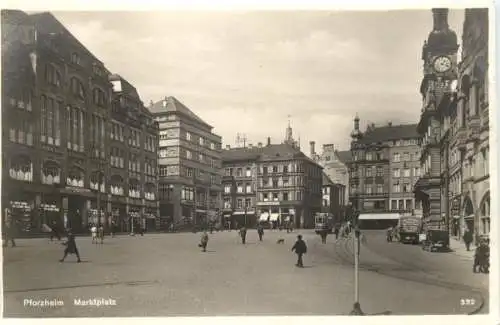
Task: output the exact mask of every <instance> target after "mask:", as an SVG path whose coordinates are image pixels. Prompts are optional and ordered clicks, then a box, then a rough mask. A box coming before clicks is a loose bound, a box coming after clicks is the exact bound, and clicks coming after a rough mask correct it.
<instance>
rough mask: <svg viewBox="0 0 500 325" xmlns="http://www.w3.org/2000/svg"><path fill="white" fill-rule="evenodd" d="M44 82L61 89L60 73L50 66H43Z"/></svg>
mask: <svg viewBox="0 0 500 325" xmlns="http://www.w3.org/2000/svg"><path fill="white" fill-rule="evenodd" d="M45 81H47V83H48V84H50V85H52V86H56V87H61V73H60V72H59V71H58V70H57V69H56V67H54V66H53V65H52V64H47V65H46V66H45Z"/></svg>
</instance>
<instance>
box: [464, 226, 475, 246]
mask: <svg viewBox="0 0 500 325" xmlns="http://www.w3.org/2000/svg"><path fill="white" fill-rule="evenodd" d="M472 238H473V237H472V231H470V229H467V230H465V233H464V243H465V248H467V251H470V244H471V243H472Z"/></svg>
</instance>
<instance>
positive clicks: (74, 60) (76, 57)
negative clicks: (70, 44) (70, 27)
mask: <svg viewBox="0 0 500 325" xmlns="http://www.w3.org/2000/svg"><path fill="white" fill-rule="evenodd" d="M71 63H73V64H77V65H80V56H79V55H78V53H72V54H71Z"/></svg>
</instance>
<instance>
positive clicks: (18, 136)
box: [9, 120, 33, 146]
mask: <svg viewBox="0 0 500 325" xmlns="http://www.w3.org/2000/svg"><path fill="white" fill-rule="evenodd" d="M9 141H10V142H14V143H19V144H24V145H28V146H32V145H33V124H32V123H30V122H29V121H26V120H16V121H12V122H11V123H9Z"/></svg>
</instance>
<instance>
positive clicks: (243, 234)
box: [240, 226, 247, 244]
mask: <svg viewBox="0 0 500 325" xmlns="http://www.w3.org/2000/svg"><path fill="white" fill-rule="evenodd" d="M240 236H241V243H242V244H245V242H246V238H247V228H245V227H244V226H243V227H241V229H240Z"/></svg>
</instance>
